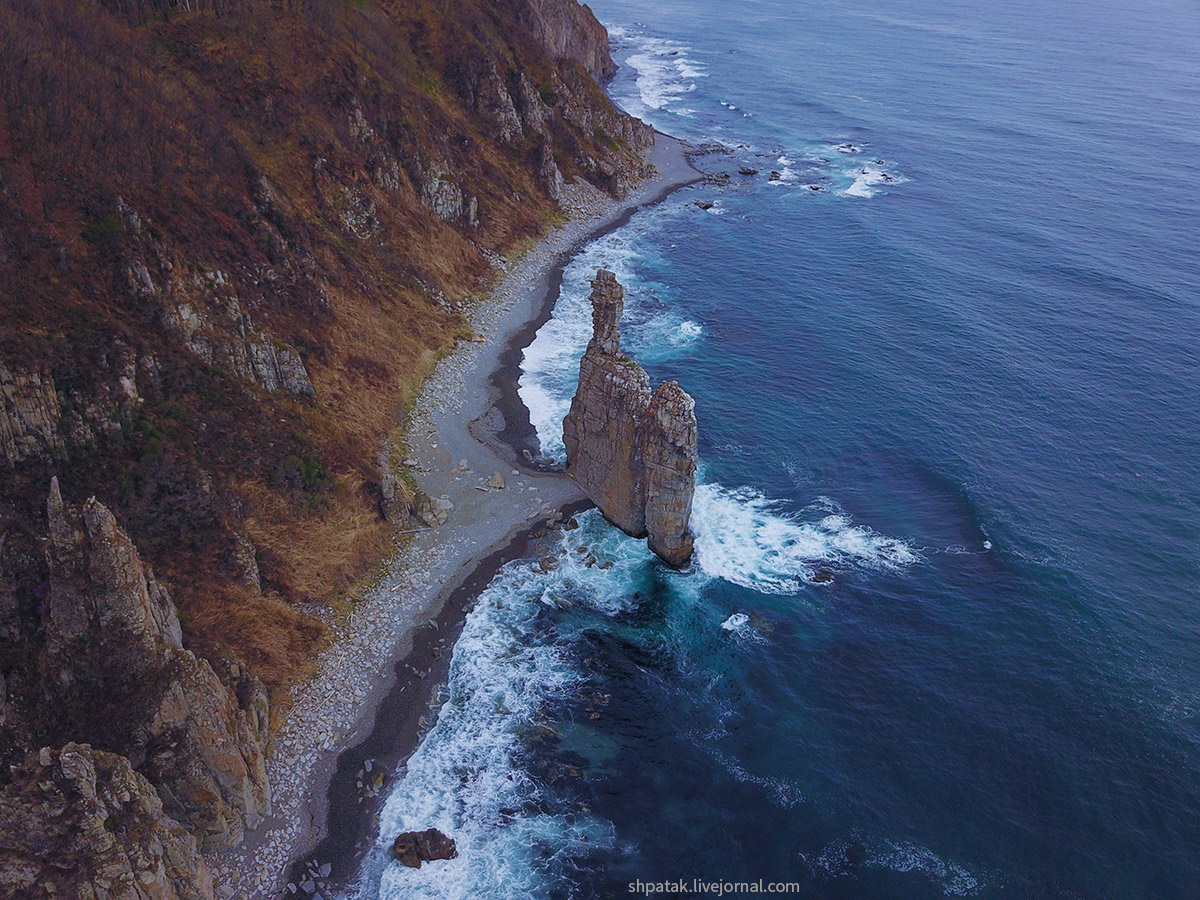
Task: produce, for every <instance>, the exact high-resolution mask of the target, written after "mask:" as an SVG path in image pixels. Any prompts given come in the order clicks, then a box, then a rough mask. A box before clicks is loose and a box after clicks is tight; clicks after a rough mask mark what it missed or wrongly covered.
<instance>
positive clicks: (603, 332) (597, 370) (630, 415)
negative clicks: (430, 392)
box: [563, 269, 697, 567]
mask: <svg viewBox="0 0 1200 900" xmlns="http://www.w3.org/2000/svg"><path fill="white" fill-rule="evenodd" d="M624 297H625V289H624V288H623V287H622V286H621V285H620V284H619V283H618V282H617V279H616V276H615V275H613V273H612V272H608V271H606V270H604V269H599V270H597V271H596V277H595V279H594V280H593V281H592V295H591V301H592V338H591V340H590V341H589V342H588V346H587V350H586V352H585V353H584V355H583V359H582V360H581V361H580V364H579V387H578V388H577V390H576V392H575V396H574V397H573V398H572V400H571V409H570V412H568V413H567V417H566V418H565V419H564V420H563V443H564V445H565V446H566V450H567V474H568V475H570V476H571V477H572V478H573V479H575V481H576V483H578V484H579V486H580V488H581V489H582V490H583V492H584V493H585V494H587V496H588V497H589V498H591V500H592V501H593V502H595V504H596V505H597V506H598V507H599V508H600V511H601V512H602V513H603V514H604V516H605V518H607V519H608V520H609V521H610V522H612V523H613V524H614V525H616V526H617V527H618V528H620V529H621V530H622V531H624V532H626V533H627V534H630V535H632V536H633V537H648V538H649V545H650V549H651V550H653V551H654V552H655V553H656V554H658V556H659V557H661V558H662V559H663V560H664V561H665V562H667V563H668V564H669V565H672V566H675V567H680V566H683V565H686V563H687V562H688V560H689V559H691V556H692V534H691V531H690V529H689V527H688V522H689V519H690V517H691V511H692V495H693V494H694V492H695V485H696V461H697V430H696V412H695V407H696V405H695V402H694V401H693V400H692V398H691V397H690V396H688V395H687V394H686V393H685V392H684V391H683V390H682V389H680V387H679V385H678V384H676V383H675V382H673V381H668V382H664V383H663V384H661V385H660V386H659V387H658V389H657V390H656V391H655V392H654V393H653V395H652V394H651V393H650V379H649V377H648V376H647V375H646V373H645V371H644V370H643V369H642V367H641V366H639V365H638V364H637V363H636V362H634V361H633V360H631V359H630V358H629V357H627V356H624V355H623V354H622V353H621V333H620V321H621V315H622V313H623V312H624V308H625V302H624Z"/></svg>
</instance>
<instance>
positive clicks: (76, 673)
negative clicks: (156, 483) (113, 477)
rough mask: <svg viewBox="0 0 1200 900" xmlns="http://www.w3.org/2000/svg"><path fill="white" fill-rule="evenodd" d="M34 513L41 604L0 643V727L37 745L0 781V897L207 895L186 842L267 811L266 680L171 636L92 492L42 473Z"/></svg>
mask: <svg viewBox="0 0 1200 900" xmlns="http://www.w3.org/2000/svg"><path fill="white" fill-rule="evenodd" d="M47 510H48V514H47V520H48V524H49V538H48V540H47V542H46V550H45V556H46V572H47V574H48V579H47V582H46V583H45V590H44V591H43V593H42V602H41V603H40V604H39V605H38V607H37V608H36V609H34V610H32V611H31V610H28V609H27V610H24V611H23V612H24V615H21V614H20V612H18V614H17V615H15V616H14V615H12V614H11V612H10V615H9V616H8V621H9V624H10V627H9V629H7V630H6V632H5V634H4V636H3V637H4V639H3V640H0V667H3V668H4V669H7V670H8V677H7V678H6V679H5V680H4V682H3V683H2V685H0V694H2V695H3V696H0V709H3V710H4V712H5V715H4V716H2V717H0V736H2V737H3V739H4V741H5V743H6V744H7V745H10V746H12V745H20V744H24V745H26V746H29V745H32V746H38V745H39V744H41V745H43V746H45V745H46V744H49V745H50V747H46V749H43V750H41V751H40V753H38V754H35V755H33V756H30V757H28V758H27V759H26V760H25V762H24V763H22V764H21V766H19V767H16V768H15V769H14V770H13V771H12V772H11V773H9V774H10V778H11V783H10V784H8V786H7V787H5V788H4V789H3V797H4V803H3V805H0V897H5V896H22V897H26V896H28V897H35V896H50V895H51V894H52V893H53V891H54V890H55V889H58V890H65V891H66V894H65V895H66V896H80V897H87V896H91V895H89V894H87V893H86V890H87V885H89V884H91V886H92V888H93V889H94V890H95V892H96V893H95V895H96V896H111V897H126V896H128V897H130V898H134V897H137V898H150V897H155V898H158V897H161V898H164V900H169V898H174V897H179V898H209V897H211V888H212V886H211V880H210V879H209V876H208V872H207V868H206V867H205V866H204V864H203V863H202V862H197V860H198V859H199V857H198V850H205V849H212V848H216V847H226V846H230V845H233V844H236V843H238V842H239V841H240V840H241V839H242V836H243V834H244V831H245V830H246V829H247V828H253V827H255V826H256V825H257V824H258V823H259V822H261V820H262V817H263V816H264V815H265V814H266V813H267V812H269V810H270V792H269V789H268V785H267V779H266V770H265V765H264V754H265V749H266V744H267V738H268V736H267V726H268V709H267V698H266V693H265V691H264V690H263V687H262V684H261V683H260V682H258V681H257V679H255V678H253V676H251V675H249V674H248V673H247V672H246V671H245V670H244V669H243V668H242V667H241V666H238V665H236V664H232V663H228V662H224V661H220V662H219V664H218V668H217V670H214V668H213V666H211V665H210V664H209V663H208V662H206V661H205V660H202V659H199V658H198V657H196V656H195V655H194V654H193V653H192V652H191V651H189V650H187V649H185V648H184V647H183V645H182V629H181V627H180V622H179V617H178V614H177V613H176V609H175V604H174V603H173V602H172V600H171V597H170V594H169V593H168V592H167V590H166V589H165V588H164V587H163V585H162V584H161V583H160V582H159V581H158V580H157V579H156V578H155V577H154V573H153V572H152V571H151V570H150V569H149V567H147V566H146V565H145V564H144V563H143V562H142V560H141V557H140V556H139V554H138V552H137V549H136V548H135V547H134V546H133V543H132V541H130V539H129V536H128V535H127V534H126V533H125V532H124V530H123V529H121V528H120V527H119V526H118V525H117V522H116V520H115V519H114V518H113V515H112V513H110V512H109V511H108V510H107V509H105V507H104V506H103V505H101V504H100V503H98V502H96V500H95V499H92V500H89V501H88V502H86V503H85V504H83V506H82V507H81V508H74V507H72V506H70V505H68V504H66V503H64V502H63V499H62V496H61V493H60V491H59V487H58V481H57V479H55V480H54V481H53V482H52V483H51V488H50V497H49V500H48V503H47ZM14 620H15V624H13V623H14ZM22 620H23V621H22ZM17 637H23V639H22V640H19V641H18V640H14V638H17ZM218 672H219V673H220V674H218ZM80 744H82V745H83V746H80ZM60 745H61V746H62V749H61V751H59V750H54V749H52V748H53V747H56V746H60ZM74 876H79V877H78V879H76V880H73V877H74ZM47 884H50V885H51V887H46V885H47ZM138 890H141V891H142V893H138V892H137V891H138ZM6 891H8V892H9V893H6ZM105 891H107V892H108V893H105ZM74 892H78V893H74Z"/></svg>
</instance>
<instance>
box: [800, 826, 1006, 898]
mask: <svg viewBox="0 0 1200 900" xmlns="http://www.w3.org/2000/svg"><path fill="white" fill-rule="evenodd" d="M855 845H857V846H858V847H860V848H861V851H862V852H861V854H860V855H859V858H858V859H857V860H856V861H855V862H854V863H852V862H851V854H850V848H851V847H852V846H855ZM800 858H801V860H802V861H803V862H804V863H805V864H806V865H808V866H809V868H810V869H812V870H813V871H814V872H817V873H820V874H821V875H822V876H832V877H834V878H837V877H839V876H844V875H848V874H852V873H853V869H854V866H856V865H861V866H865V867H868V868H875V869H888V870H890V871H892V872H919V873H920V874H922V875H924V876H925V877H926V878H928V879H929V880H930V881H931V882H932V883H933V884H936V885H937V886H938V888H939V889H940V890H941V892H942V894H944V895H945V896H949V897H974V896H975V895H977V894H978V893H979V891H980V890H981V889H982V887H983V885H982V883H981V878H980V876H978V875H975V874H972V873H971V872H970V871H969V870H968V869H967V868H966V867H965V866H962V865H960V864H958V863H956V862H952V861H949V860H945V859H942V858H941V857H939V856H938V855H937V854H936V853H934V852H933V851H932V850H930V849H929V848H928V847H922V846H921V845H920V844H915V843H913V842H912V841H893V840H883V841H874V840H862V839H855V840H854V841H853V842H850V841H846V840H837V841H832V842H830V843H829V844H827V845H825V847H823V848H822V849H821V852H820V853H819V854H816V855H815V856H809V855H805V854H803V853H802V854H800Z"/></svg>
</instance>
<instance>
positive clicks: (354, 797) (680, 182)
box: [208, 133, 700, 900]
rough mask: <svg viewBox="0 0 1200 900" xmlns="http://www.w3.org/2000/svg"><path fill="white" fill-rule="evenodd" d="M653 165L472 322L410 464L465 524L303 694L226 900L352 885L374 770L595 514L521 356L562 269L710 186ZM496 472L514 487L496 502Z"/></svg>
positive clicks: (420, 562) (579, 202)
mask: <svg viewBox="0 0 1200 900" xmlns="http://www.w3.org/2000/svg"><path fill="white" fill-rule="evenodd" d="M646 159H647V161H648V162H649V163H651V164H652V165H653V166H654V167H655V170H656V172H657V174H656V175H653V176H651V177H649V178H647V179H646V180H645V181H643V182H641V183H640V184H638V185H637V186H636V187H634V188H633V189H632V190H631V191H630V192H629V193H628V194H627V195H626V196H625V197H624V198H622V199H621V200H613V199H612V198H610V197H608V196H607V195H604V194H601V193H600V192H599V191H597V190H596V189H595V188H592V187H591V186H590V185H586V184H583V183H579V184H573V185H570V186H568V188H567V189H566V191H565V192H564V193H565V196H564V200H563V202H562V206H563V208H564V210H565V211H566V212H567V213H568V216H569V218H568V220H567V221H566V222H565V223H563V224H562V225H559V226H557V227H555V228H553V229H552V230H551V231H550V232H549V233H548V234H547V235H546V236H544V237H543V238H542V239H541V240H540V241H539V242H538V243H537V244H535V245H534V246H533V247H532V248H531V249H530V250H529V251H528V252H527V253H525V254H524V256H522V257H521V258H520V259H518V260H516V261H514V262H513V263H511V264H510V265H508V266H507V267H506V268H505V271H504V273H503V275H502V276H501V278H500V280H499V282H498V283H497V285H496V287H495V289H494V290H493V291H492V292H491V294H490V295H488V296H487V297H486V298H484V299H483V300H482V301H480V302H479V303H478V304H477V305H476V306H475V308H474V309H473V310H472V311H471V313H470V322H471V325H472V327H473V329H474V332H475V333H476V334H479V335H483V336H484V340H483V341H482V342H478V343H476V342H462V343H460V344H459V345H458V346H457V347H456V348H455V350H454V351H453V352H452V353H451V354H450V355H448V356H447V357H446V358H445V359H443V360H442V361H441V362H440V363H439V364H438V366H437V368H436V369H435V371H434V373H433V374H432V375H431V376H430V377H429V379H428V380H427V381H426V383H425V385H424V386H423V388H422V390H421V392H420V394H419V395H418V397H417V400H416V402H415V404H414V412H413V414H412V415H411V417H410V419H409V421H408V423H407V427H406V429H405V437H406V449H407V453H406V456H407V457H408V458H410V459H412V460H415V461H416V464H417V465H416V466H415V469H416V471H417V472H418V473H419V474H418V484H419V486H420V487H421V489H422V490H424V491H425V492H426V493H428V494H429V495H430V496H431V497H434V498H439V497H441V498H445V499H448V500H449V501H450V502H451V503H453V509H452V510H451V511H450V514H449V519H448V521H447V522H446V523H445V524H444V525H441V526H437V527H434V528H428V529H420V530H418V531H416V532H415V533H414V534H412V535H411V539H410V540H408V541H406V542H405V543H404V544H403V545H402V546H401V547H400V548H399V549H398V552H397V553H396V555H395V556H394V557H393V559H392V560H391V562H390V563H389V565H388V571H387V573H386V574H385V575H384V577H383V579H382V580H381V582H380V583H379V584H378V585H377V586H376V587H374V588H372V589H371V590H370V591H368V592H366V594H365V595H364V596H363V597H362V599H361V600H359V601H358V602H357V603H356V604H355V608H354V611H353V612H352V613H351V614H350V616H349V617H348V618H347V620H346V621H345V623H344V624H343V625H341V626H340V627H339V628H338V629H337V631H336V634H335V640H334V643H333V644H332V645H331V646H330V647H329V648H328V649H327V650H326V651H325V652H324V653H323V654H322V655H321V659H320V661H319V669H318V672H317V674H316V675H315V676H314V677H313V679H312V680H310V681H308V682H306V683H305V684H303V685H299V686H298V687H297V688H296V692H295V698H294V704H293V707H292V709H291V711H290V712H289V714H288V718H287V721H286V723H285V724H284V726H283V728H282V729H281V730H280V732H279V734H278V735H277V736H276V738H275V740H274V742H273V747H272V750H273V752H272V754H271V757H270V759H269V760H268V775H269V778H270V781H271V786H272V814H271V815H270V816H269V817H268V818H267V819H266V821H264V822H263V823H262V825H260V826H259V827H258V828H257V829H256V830H255V831H254V832H252V833H250V834H248V835H247V837H246V840H245V841H244V842H243V844H242V845H241V846H240V847H237V848H234V849H232V850H228V851H223V852H220V853H212V854H209V855H208V860H209V863H210V864H211V866H212V868H213V874H214V880H215V882H216V883H217V884H218V885H219V888H218V894H219V896H222V897H224V898H226V900H234V898H246V900H252V898H262V897H275V896H285V895H286V896H296V894H294V893H288V892H287V890H286V888H287V885H288V882H289V879H290V880H291V881H292V883H297V881H296V880H297V878H300V877H301V876H303V873H304V871H305V866H306V865H307V864H311V863H313V862H315V863H316V867H317V869H318V870H319V869H320V868H321V867H322V866H325V865H328V866H329V869H328V872H327V876H326V877H329V878H332V879H336V878H339V877H342V878H344V877H346V876H347V875H348V874H351V873H352V872H353V868H354V865H355V863H356V861H357V858H358V853H359V849H358V848H359V845H360V844H361V841H362V838H363V837H364V836H365V835H368V834H369V830H370V825H371V819H372V816H373V810H374V808H376V806H377V805H378V802H379V800H380V798H381V796H382V794H383V793H384V792H385V791H386V787H387V783H386V781H385V782H384V784H383V785H382V787H381V788H380V789H379V790H377V791H375V792H374V796H366V797H364V796H362V794H361V793H359V794H353V793H351V791H352V790H357V782H358V781H360V780H361V779H359V778H357V777H356V776H357V773H358V772H359V771H360V770H361V768H362V766H363V764H364V761H365V760H366V759H372V760H377V761H378V762H379V764H380V768H379V770H378V771H379V772H390V771H392V770H393V769H394V768H395V765H396V764H397V763H398V762H399V761H400V760H401V759H402V758H404V756H405V755H406V754H407V753H410V752H411V750H412V749H413V748H414V747H415V745H416V743H417V741H418V739H419V737H420V729H421V723H422V717H423V715H424V714H425V712H426V711H427V710H428V708H429V704H430V702H431V699H432V697H433V694H434V691H435V689H436V688H437V687H438V686H439V685H440V684H442V683H443V682H444V679H445V674H446V669H447V668H448V665H449V659H450V653H449V650H450V649H451V648H452V647H453V643H454V637H455V635H457V633H458V631H459V630H460V629H461V626H462V621H463V618H464V616H465V613H466V609H467V606H468V604H469V602H470V600H471V599H472V598H473V596H474V595H475V594H476V593H477V592H478V589H479V588H481V587H482V586H483V585H486V583H487V582H488V581H490V579H491V578H492V576H493V575H494V574H495V572H496V570H497V569H498V568H499V567H500V566H501V565H503V564H504V563H505V562H507V561H508V560H509V559H513V558H515V557H517V556H519V555H521V553H522V552H524V550H525V548H526V546H527V545H528V542H529V540H530V539H531V538H532V536H533V532H534V531H536V530H537V529H538V526H539V525H540V524H542V523H544V522H545V520H547V519H549V518H551V517H553V516H555V515H557V514H560V513H561V512H562V511H564V510H567V511H574V510H575V509H579V508H582V507H583V506H585V505H587V504H586V501H584V500H583V497H582V496H581V495H580V494H579V492H578V491H577V489H576V488H575V485H574V484H573V483H572V482H570V481H569V480H568V479H567V478H566V477H565V476H564V475H562V474H561V473H558V472H554V471H552V470H549V469H546V468H545V467H539V466H537V465H531V464H528V463H527V462H526V461H525V460H524V459H522V458H521V454H520V452H519V451H520V450H521V449H522V448H527V447H528V446H529V444H528V440H529V437H530V435H531V431H532V429H531V427H530V425H529V421H528V414H527V412H525V411H524V406H523V404H521V403H520V401H519V398H518V397H517V395H516V384H517V378H518V377H519V363H520V356H521V350H522V349H523V348H524V346H526V345H527V344H528V343H529V340H530V339H531V338H532V335H533V334H534V333H535V332H536V330H537V329H538V328H540V327H541V325H542V324H544V322H545V321H546V319H547V318H549V316H550V314H551V312H552V310H553V305H554V301H555V299H556V297H557V294H558V288H559V285H560V284H561V280H562V272H563V267H564V266H565V265H566V263H567V262H568V261H569V260H570V258H571V257H572V256H574V255H575V253H577V252H578V250H579V249H580V248H581V247H582V245H584V244H585V243H588V242H590V241H592V240H594V239H595V238H597V237H599V236H601V235H603V234H606V233H607V232H609V231H612V230H614V229H616V228H619V227H621V226H622V225H624V224H625V223H626V222H628V221H629V219H630V217H631V216H632V215H633V214H634V213H635V212H637V210H639V209H641V208H643V207H645V206H649V205H653V204H654V203H657V202H659V201H661V200H662V199H663V198H665V197H666V196H667V195H669V194H670V193H671V192H673V191H675V190H677V189H679V188H681V187H683V186H686V185H688V184H691V183H694V182H695V181H698V180H699V179H700V174H699V173H698V172H697V171H696V170H695V169H693V168H692V167H691V165H690V164H689V162H688V160H687V158H686V156H685V146H684V145H683V144H682V143H681V142H680V141H678V140H676V139H675V138H672V137H670V136H668V135H664V134H661V133H656V136H655V144H654V146H653V147H652V148H651V149H650V151H649V152H648V153H647V156H646ZM464 463H465V466H464V465H463V464H464ZM497 472H499V473H500V474H501V475H502V476H503V478H504V480H505V483H506V484H505V487H504V488H503V489H488V488H487V481H488V479H489V478H490V477H492V476H493V474H494V473H497ZM367 784H368V788H369V787H370V783H369V782H368V783H367ZM360 799H361V800H362V801H363V802H360ZM372 801H373V802H374V805H372ZM331 823H334V824H335V825H336V828H337V835H336V836H335V837H333V838H330V824H331ZM355 823H357V825H358V827H355ZM314 851H316V852H317V853H318V856H317V857H314V856H313V853H314ZM322 856H323V857H324V858H321V857H322Z"/></svg>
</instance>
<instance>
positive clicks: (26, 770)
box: [0, 743, 213, 900]
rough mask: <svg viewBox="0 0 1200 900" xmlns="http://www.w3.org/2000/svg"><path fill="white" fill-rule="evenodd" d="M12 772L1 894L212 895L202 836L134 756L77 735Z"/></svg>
mask: <svg viewBox="0 0 1200 900" xmlns="http://www.w3.org/2000/svg"><path fill="white" fill-rule="evenodd" d="M11 776H12V777H11V781H10V782H9V784H8V785H6V786H5V787H4V788H3V790H0V806H2V807H3V809H4V814H3V815H0V897H3V898H5V900H42V898H59V900H97V898H106V900H212V898H213V883H212V876H211V875H210V874H209V869H208V865H207V864H206V863H205V861H204V858H203V857H202V856H201V855H200V853H199V851H198V849H197V846H196V840H195V838H193V837H192V836H191V835H190V834H188V832H187V830H186V829H184V828H183V827H182V826H181V825H180V824H179V823H178V822H176V821H174V820H173V819H171V818H170V817H168V816H166V815H164V813H163V806H162V803H161V802H160V800H159V798H158V795H157V794H156V793H155V791H154V788H153V787H152V786H151V785H150V783H149V782H148V781H147V780H146V779H145V778H143V777H142V776H141V775H139V774H138V773H137V772H135V771H134V770H133V767H132V766H130V764H129V760H128V759H126V758H125V757H123V756H118V755H117V754H115V753H105V752H104V751H101V750H95V749H93V748H92V747H89V746H88V745H87V744H82V745H81V744H75V743H69V744H67V745H66V746H64V747H63V748H62V749H61V750H51V749H49V748H44V749H43V750H41V751H40V752H37V753H33V754H31V755H30V756H29V758H28V759H26V760H25V762H24V763H23V764H21V765H19V766H15V767H14V769H13V771H12V773H11Z"/></svg>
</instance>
